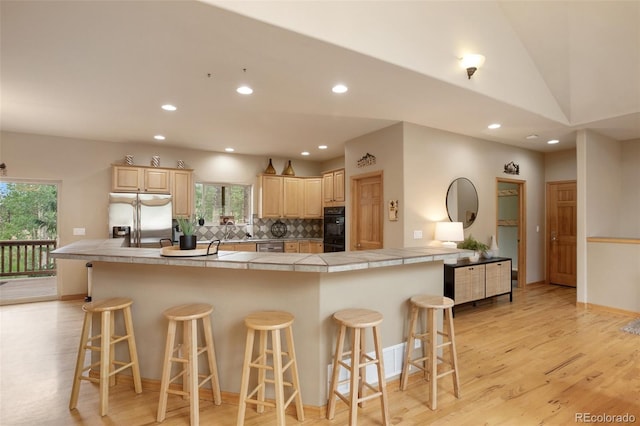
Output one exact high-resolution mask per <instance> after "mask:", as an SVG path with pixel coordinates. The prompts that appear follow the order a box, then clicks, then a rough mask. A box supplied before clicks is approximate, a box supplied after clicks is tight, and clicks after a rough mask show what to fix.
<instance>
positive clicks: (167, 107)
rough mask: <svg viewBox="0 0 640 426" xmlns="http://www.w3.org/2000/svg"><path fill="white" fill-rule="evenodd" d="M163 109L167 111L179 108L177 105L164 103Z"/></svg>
mask: <svg viewBox="0 0 640 426" xmlns="http://www.w3.org/2000/svg"><path fill="white" fill-rule="evenodd" d="M162 109H163V110H165V111H175V110H177V109H178V108H176V107H175V106H173V105H171V104H164V105H162Z"/></svg>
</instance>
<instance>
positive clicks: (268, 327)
mask: <svg viewBox="0 0 640 426" xmlns="http://www.w3.org/2000/svg"><path fill="white" fill-rule="evenodd" d="M244 323H245V325H246V327H247V343H246V347H245V352H244V364H243V365H242V384H241V386H240V404H239V407H238V422H237V424H238V425H243V424H244V415H245V411H246V408H247V404H254V405H256V409H257V411H258V413H263V412H264V407H265V406H266V407H274V408H275V409H276V423H277V424H278V425H279V426H284V425H285V410H286V408H287V406H288V405H289V404H290V403H291V402H292V401H294V400H295V404H296V415H297V417H298V420H299V421H303V420H304V410H303V407H302V395H301V394H300V381H299V378H298V365H297V361H296V353H295V350H294V346H293V328H292V324H293V315H291V314H290V313H288V312H282V311H265V312H254V313H252V314H249V315H247V316H246V317H245V319H244ZM281 330H284V332H285V336H286V342H287V351H288V352H285V351H283V350H282V343H281V338H280V331H281ZM256 331H257V332H259V334H258V340H259V343H258V345H259V349H258V356H257V357H256V358H255V359H254V358H253V345H254V340H255V333H256ZM269 332H270V333H269ZM269 334H270V336H271V348H269V347H268V340H269ZM269 355H271V357H272V360H273V362H272V364H269V363H268V359H267V358H268V356H269ZM283 357H287V359H288V362H286V363H285V364H284V365H283V361H282V358H283ZM252 368H255V369H257V371H258V384H257V386H256V387H255V388H254V389H253V390H252V391H251V392H249V378H250V375H251V369H252ZM288 369H290V371H291V382H286V381H285V380H284V373H285V371H287V370H288ZM267 371H271V372H272V373H273V378H268V377H267ZM267 383H269V384H273V385H274V388H275V390H274V392H275V403H272V402H270V401H266V400H265V388H266V384H267ZM285 387H288V388H291V394H290V396H289V398H288V399H287V400H286V401H285V400H284V397H285V396H284V388H285Z"/></svg>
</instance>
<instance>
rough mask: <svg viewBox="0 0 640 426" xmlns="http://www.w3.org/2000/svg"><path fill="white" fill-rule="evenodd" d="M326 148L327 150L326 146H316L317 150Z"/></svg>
mask: <svg viewBox="0 0 640 426" xmlns="http://www.w3.org/2000/svg"><path fill="white" fill-rule="evenodd" d="M327 148H329V147H328V146H326V145H318V149H327Z"/></svg>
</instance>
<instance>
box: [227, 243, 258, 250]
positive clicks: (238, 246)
mask: <svg viewBox="0 0 640 426" xmlns="http://www.w3.org/2000/svg"><path fill="white" fill-rule="evenodd" d="M219 250H223V251H256V243H222V244H220V247H219Z"/></svg>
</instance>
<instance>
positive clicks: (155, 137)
mask: <svg viewBox="0 0 640 426" xmlns="http://www.w3.org/2000/svg"><path fill="white" fill-rule="evenodd" d="M153 138H154V139H155V140H157V141H163V140H165V139H166V138H165V137H164V136H162V135H155V136H154V137H153Z"/></svg>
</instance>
